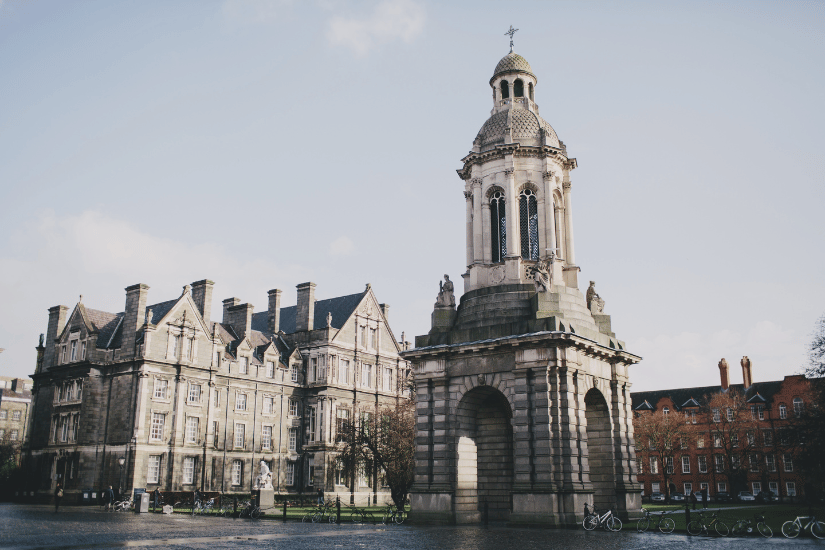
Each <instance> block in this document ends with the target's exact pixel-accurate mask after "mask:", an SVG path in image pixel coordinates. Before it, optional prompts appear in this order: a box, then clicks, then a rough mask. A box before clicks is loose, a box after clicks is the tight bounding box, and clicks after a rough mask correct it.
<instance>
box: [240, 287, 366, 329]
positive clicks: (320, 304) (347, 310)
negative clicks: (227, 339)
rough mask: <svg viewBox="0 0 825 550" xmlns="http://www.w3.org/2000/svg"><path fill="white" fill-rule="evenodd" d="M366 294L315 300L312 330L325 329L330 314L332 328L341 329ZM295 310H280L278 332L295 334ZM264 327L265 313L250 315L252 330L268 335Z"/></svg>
mask: <svg viewBox="0 0 825 550" xmlns="http://www.w3.org/2000/svg"><path fill="white" fill-rule="evenodd" d="M366 292H367V291H366V290H365V291H364V292H359V293H358V294H350V295H349V296H339V297H337V298H329V299H327V300H317V301H316V302H315V318H314V320H313V327H312V328H313V330H318V329H322V328H326V326H327V313H330V312H331V313H332V327H333V328H341V327H343V326H344V323H345V322H346V321H347V319H349V317H350V315H352V312H353V311H355V308H357V307H358V304H360V303H361V300H362V299H363V298H364V294H366ZM297 310H298V306H290V307H282V308H281V319H280V322H279V330H282V331H284V333H286V334H292V333H294V332H295V315H296V312H297ZM266 325H267V312H266V311H262V312H260V313H253V314H252V330H257V331H260V332H262V333H264V334H269V332H268V330H267V327H266Z"/></svg>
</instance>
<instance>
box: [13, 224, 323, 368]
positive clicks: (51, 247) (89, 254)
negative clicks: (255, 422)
mask: <svg viewBox="0 0 825 550" xmlns="http://www.w3.org/2000/svg"><path fill="white" fill-rule="evenodd" d="M151 229H152V231H151V232H150V231H149V230H147V229H144V228H140V227H137V226H135V225H133V224H131V223H129V222H126V221H123V220H120V219H116V218H114V217H110V216H108V215H106V214H103V213H101V212H98V211H95V210H88V211H84V212H81V213H79V214H75V215H69V216H63V217H60V216H56V215H55V214H54V213H52V212H44V213H43V214H41V215H40V216H39V217H38V218H36V219H35V220H33V221H32V222H31V223H30V224H28V225H25V226H23V227H22V228H21V229H19V230H18V231H17V232H15V233H14V234H12V235H10V236H9V242H8V244H9V246H6V247H4V250H6V251H7V252H6V253H5V254H4V255H3V256H0V303H2V304H3V315H2V316H0V347H3V348H6V351H5V352H3V353H2V354H0V370H2V371H3V373H4V374H8V372H9V371H12V372H14V373H15V374H18V375H26V374H29V373H31V372H32V371H33V370H34V357H33V352H32V346H34V345H36V343H37V335H38V334H40V333H41V332H45V331H46V321H47V312H46V310H47V309H48V308H49V307H51V306H54V305H57V304H64V305H67V306H69V307H72V306H74V304H75V303H76V301H77V298H78V295H79V294H83V295H84V298H83V302H84V304H86V305H87V306H88V307H91V308H93V309H101V310H104V311H110V312H113V313H116V312H119V311H123V306H124V300H125V293H124V290H123V289H124V288H125V287H126V286H129V285H131V284H134V283H146V284H148V285H149V286H150V287H151V288H150V290H149V301H150V303H156V302H161V301H164V300H170V299H173V298H177V297H178V296H179V295H180V292H181V287H183V285H186V284H189V283H191V282H192V281H198V280H200V279H204V278H209V279H211V280H213V281H215V294H214V296H213V304H212V311H213V315H212V317H213V320H220V302H221V300H222V299H224V298H228V297H230V296H238V297H240V298H241V299H243V300H244V301H248V302H250V303H252V304H254V305H256V306H257V308H256V310H257V311H261V310H262V309H265V308H266V305H267V295H266V291H267V290H269V289H272V288H281V289H290V288H294V286H295V285H296V284H298V283H300V282H303V281H307V280H310V279H311V278H312V272H311V270H310V269H308V268H306V267H304V266H301V265H297V264H292V265H290V264H286V263H284V262H283V256H282V255H277V254H275V253H274V252H275V251H273V253H271V254H268V253H262V254H261V255H259V256H255V257H246V256H238V255H236V254H234V253H233V252H232V250H231V249H227V248H225V247H223V246H221V245H218V244H215V243H214V242H211V241H210V240H209V237H208V234H204V236H203V237H200V236H198V237H195V239H197V240H196V241H195V242H184V241H182V240H179V239H177V238H173V237H170V236H163V229H162V228H156V227H153V228H151ZM193 234H195V235H199V233H198V231H194V232H193ZM276 256H277V257H278V258H279V261H278V262H277V263H276V262H275V261H274V260H272V259H270V258H274V257H276ZM287 292H288V290H287Z"/></svg>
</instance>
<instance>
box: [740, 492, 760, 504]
mask: <svg viewBox="0 0 825 550" xmlns="http://www.w3.org/2000/svg"><path fill="white" fill-rule="evenodd" d="M736 500H738V501H739V502H756V497H755V496H753V495H752V494H751V493H750V492H749V491H739V494H738V495H736Z"/></svg>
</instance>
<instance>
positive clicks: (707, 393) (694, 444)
mask: <svg viewBox="0 0 825 550" xmlns="http://www.w3.org/2000/svg"><path fill="white" fill-rule="evenodd" d="M742 367H743V369H742V370H743V383H742V384H730V379H729V374H728V366H727V362H726V361H725V360H724V359H723V360H722V361H720V364H719V368H720V385H717V386H704V387H695V388H676V389H670V390H657V391H648V392H636V393H631V394H630V395H631V400H632V405H633V411H634V415H635V418H636V420H638V419H639V418H640V415H643V414H646V413H651V412H654V411H662V412H663V413H665V414H678V415H684V421H685V422H686V423H689V424H692V425H694V426H693V428H694V429H695V430H696V431H695V435H694V436H693V437H691V438H690V439H691V441H684V442H683V443H682V444H681V445H680V448H679V449H678V450H676V451H675V452H674V457H673V460H672V462H671V463H668V464H661V459H660V458H659V457H658V456H657V453H655V452H652V451H651V450H650V448H649V447H648V446H647V443H646V442H645V441H644V440H643V439H644V438H643V437H642V436H641V435H640V434H639V433H638V431H637V434H636V436H637V438H636V461H637V468H638V471H639V483H640V485H641V487H642V492H643V495H645V496H647V497H649V496H650V495H651V494H652V493H656V492H662V493H665V492H668V491H666V488H665V487H664V486H663V480H662V471H661V470H662V468H668V471H669V472H672V475H670V476H669V477H670V479H669V484H670V489H671V491H672V490H673V489H674V486H675V490H676V491H677V492H683V493H685V494H689V493H690V492H691V491H701V490H702V489H707V490H708V494H709V495H710V497H711V498H713V497H715V495H716V494H717V493H719V492H727V493H730V494H731V495H733V496H735V495H736V494H737V493H738V492H739V491H750V492H752V493H753V494H757V493H759V492H760V491H772V492H773V493H774V494H775V495H776V496H778V497H779V498H781V499H782V500H786V499H789V498H790V499H795V498H798V497H801V496H803V491H804V479H803V478H802V476H801V475H800V474H799V472H798V471H797V470H796V469H795V468H794V450H793V447H792V445H791V442H790V441H789V439H790V438H789V436H788V432H786V431H785V430H784V429H785V428H787V427H788V426H789V424H790V423H791V422H792V420H793V418H795V417H796V416H797V415H798V414H799V413H801V411H802V410H803V409H804V407H805V406H806V400H809V399H810V398H809V397H808V389H809V382H808V380H807V379H806V378H805V377H804V376H801V375H793V376H786V377H785V378H784V379H783V380H777V381H770V382H752V374H751V364H750V361H749V360H748V359H747V357H745V358H743V360H742ZM732 391H733V392H740V393H741V394H743V395H744V399H745V400H746V403H747V404H746V407H747V408H748V409H749V415H750V418H749V423H748V433H747V434H746V435H745V436H744V437H743V442H742V444H741V445H742V447H745V446H747V444H748V443H749V444H750V445H749V446H748V447H747V450H745V449H743V450H742V456H741V457H727V456H725V451H724V450H723V449H722V447H723V446H724V445H723V443H722V442H721V441H720V440H719V437H718V436H716V435H715V433H716V429H715V426H717V425H718V423H720V422H721V423H724V422H727V421H728V420H727V418H726V413H725V411H718V410H713V409H712V408H710V407H709V406H708V403H709V401H710V399H711V398H712V397H713V396H714V395H715V394H720V393H726V392H732ZM727 414H730V413H727ZM634 423H635V422H634ZM745 438H747V440H748V441H747V442H746V441H745ZM733 445H734V447H736V446H738V445H737V443H736V442H734V443H733ZM729 458H730V459H732V460H734V461H739V464H736V465H737V466H740V465H741V474H740V475H739V476H738V479H737V480H736V481H734V482H731V481H730V480H729V479H728V477H727V476H726V475H724V469H725V460H728V459H729ZM732 485H733V486H732Z"/></svg>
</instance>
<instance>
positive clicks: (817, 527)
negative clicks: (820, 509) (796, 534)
mask: <svg viewBox="0 0 825 550" xmlns="http://www.w3.org/2000/svg"><path fill="white" fill-rule="evenodd" d="M811 534H812V535H813V536H815V537H816V538H818V539H821V538H823V537H825V527H823V526H822V522H821V521H815V522H813V523H812V524H811Z"/></svg>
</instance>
